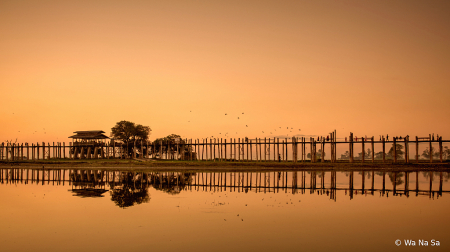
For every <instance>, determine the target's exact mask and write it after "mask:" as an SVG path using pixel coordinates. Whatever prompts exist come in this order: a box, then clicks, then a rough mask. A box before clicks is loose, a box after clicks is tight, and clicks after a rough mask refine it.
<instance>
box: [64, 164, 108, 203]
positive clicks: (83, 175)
mask: <svg viewBox="0 0 450 252" xmlns="http://www.w3.org/2000/svg"><path fill="white" fill-rule="evenodd" d="M102 173H103V172H99V171H90V170H87V171H82V170H81V171H79V172H78V171H77V170H73V171H72V172H70V173H69V178H70V180H71V181H72V189H70V190H69V192H70V191H71V192H73V193H74V195H73V196H78V197H82V198H87V197H91V198H97V197H104V196H103V194H104V193H105V192H107V191H108V190H106V189H105V185H106V183H105V182H104V181H103V174H102Z"/></svg>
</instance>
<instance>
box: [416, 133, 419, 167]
mask: <svg viewBox="0 0 450 252" xmlns="http://www.w3.org/2000/svg"><path fill="white" fill-rule="evenodd" d="M416 162H417V163H419V138H418V137H417V136H416Z"/></svg>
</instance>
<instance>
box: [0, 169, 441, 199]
mask: <svg viewBox="0 0 450 252" xmlns="http://www.w3.org/2000/svg"><path fill="white" fill-rule="evenodd" d="M435 177H438V178H439V181H438V182H434V180H435ZM411 178H412V181H413V182H411ZM448 178H449V173H447V172H433V171H430V172H419V171H416V172H380V171H348V172H336V171H314V170H313V171H310V170H309V171H296V172H287V171H277V172H198V173H184V172H152V171H149V172H128V171H111V170H86V169H15V168H7V169H1V172H0V181H1V183H2V184H3V183H6V184H8V183H24V184H28V183H32V184H33V183H35V184H42V185H45V184H46V185H50V184H51V185H64V184H65V183H69V185H70V186H71V189H70V190H69V191H70V192H72V193H73V195H74V196H77V197H84V198H85V197H91V198H95V197H105V195H106V194H105V193H106V192H108V191H109V194H110V196H111V200H112V201H113V202H114V203H115V205H117V206H119V207H121V208H127V207H131V206H134V205H138V204H142V203H149V202H150V199H151V197H150V195H149V192H148V191H149V190H148V189H149V188H150V187H151V188H154V189H155V190H157V191H162V192H164V193H168V194H170V195H177V194H180V193H182V192H183V191H208V192H216V191H217V192H222V191H225V192H226V191H229V192H238V193H250V192H254V193H282V192H284V193H291V194H298V193H300V194H305V193H309V194H317V195H326V196H327V197H329V199H331V200H333V201H336V200H337V197H336V192H337V191H342V190H343V191H345V195H347V196H348V197H350V199H353V198H354V197H356V196H357V195H375V193H376V192H378V193H379V195H380V196H383V197H389V196H402V195H405V196H406V197H409V196H410V193H411V192H412V193H414V194H415V196H419V195H426V196H428V197H429V198H432V199H434V198H435V197H436V198H439V197H441V196H442V195H443V194H448V193H449V191H448V190H444V189H443V188H444V187H445V186H444V184H445V185H447V184H448ZM387 181H389V183H388V182H387ZM433 183H434V184H433ZM419 185H420V186H419ZM433 185H434V186H433ZM436 186H437V188H436Z"/></svg>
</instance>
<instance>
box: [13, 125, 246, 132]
mask: <svg viewBox="0 0 450 252" xmlns="http://www.w3.org/2000/svg"><path fill="white" fill-rule="evenodd" d="M245 127H248V125H245ZM19 132H20V131H19Z"/></svg>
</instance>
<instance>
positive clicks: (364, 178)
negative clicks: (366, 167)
mask: <svg viewBox="0 0 450 252" xmlns="http://www.w3.org/2000/svg"><path fill="white" fill-rule="evenodd" d="M361 179H362V181H361V183H362V184H361V189H362V191H363V193H364V188H365V185H364V182H366V175H365V173H364V171H362V176H361Z"/></svg>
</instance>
